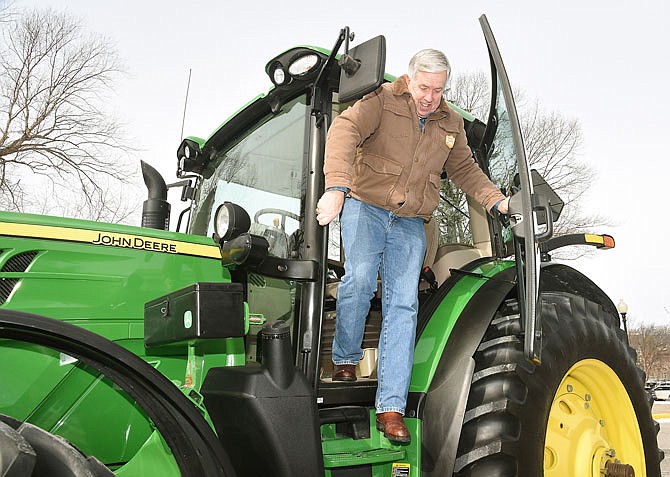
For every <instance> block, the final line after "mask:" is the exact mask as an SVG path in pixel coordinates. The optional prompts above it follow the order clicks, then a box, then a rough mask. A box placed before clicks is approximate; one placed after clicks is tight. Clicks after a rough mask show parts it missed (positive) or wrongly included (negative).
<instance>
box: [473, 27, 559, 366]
mask: <svg viewBox="0 0 670 477" xmlns="http://www.w3.org/2000/svg"><path fill="white" fill-rule="evenodd" d="M479 22H480V24H481V27H482V30H483V32H484V37H485V39H486V44H487V46H488V50H489V57H490V61H491V70H492V81H493V84H492V103H491V110H490V115H489V120H488V123H487V124H488V131H487V133H486V135H485V137H487V138H490V139H491V142H492V146H491V147H489V148H487V156H488V157H487V158H488V161H487V162H488V168H489V172H490V175H491V178H492V180H493V182H495V183H496V184H497V185H498V186H499V187H501V188H502V189H505V190H507V191H509V192H510V193H512V196H511V199H510V204H509V229H508V230H511V235H512V236H511V237H508V244H511V245H512V248H513V250H510V252H513V253H514V258H515V261H516V268H517V280H518V291H519V302H520V303H519V305H520V313H521V321H522V323H523V324H524V336H525V341H524V353H525V356H526V359H528V360H529V361H531V362H533V363H536V364H539V363H540V360H541V335H542V333H541V322H540V314H539V311H538V297H539V287H540V247H539V242H540V241H542V240H546V239H548V238H549V237H550V236H551V234H552V232H553V227H552V217H553V216H552V213H551V211H550V208H549V202H548V201H547V199H546V198H545V197H543V196H540V195H538V194H536V193H535V191H534V188H533V181H532V176H531V170H530V166H529V163H528V160H527V158H526V153H525V149H524V144H523V137H522V134H521V127H520V124H519V118H518V116H517V112H516V106H515V104H514V97H513V95H512V88H511V87H510V83H509V79H508V77H507V73H506V72H505V66H504V65H503V62H502V58H501V56H500V52H499V50H498V46H497V44H496V41H495V38H494V36H493V33H492V31H491V27H490V26H489V23H488V20H487V19H486V16H485V15H482V16H481V17H480V18H479ZM538 216H541V217H542V220H541V221H539V220H538ZM545 217H546V219H545ZM540 223H542V225H540ZM503 235H504V233H503Z"/></svg>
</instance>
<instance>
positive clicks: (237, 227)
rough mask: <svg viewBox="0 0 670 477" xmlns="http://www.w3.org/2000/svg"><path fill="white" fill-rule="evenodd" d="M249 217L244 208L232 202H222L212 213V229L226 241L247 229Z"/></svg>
mask: <svg viewBox="0 0 670 477" xmlns="http://www.w3.org/2000/svg"><path fill="white" fill-rule="evenodd" d="M250 226H251V218H250V217H249V214H248V213H247V211H246V210H244V209H243V208H242V207H240V206H239V205H237V204H234V203H232V202H224V203H223V204H221V205H220V206H219V207H218V208H217V209H216V214H214V231H215V232H216V234H217V235H218V236H219V237H220V239H219V240H220V241H221V242H226V241H228V240H230V239H233V238H235V237H237V236H239V235H241V234H243V233H245V232H248V231H249V227H250Z"/></svg>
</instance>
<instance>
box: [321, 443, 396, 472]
mask: <svg viewBox="0 0 670 477" xmlns="http://www.w3.org/2000/svg"><path fill="white" fill-rule="evenodd" d="M405 458H406V454H405V450H404V449H383V448H380V449H367V450H362V451H352V452H338V453H336V454H324V456H323V465H324V466H325V467H326V469H332V468H336V467H349V466H360V465H372V464H383V463H386V462H396V461H402V460H405Z"/></svg>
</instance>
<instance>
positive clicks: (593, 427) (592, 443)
mask: <svg viewBox="0 0 670 477" xmlns="http://www.w3.org/2000/svg"><path fill="white" fill-rule="evenodd" d="M608 463H610V464H609V465H612V464H623V465H630V466H632V467H633V468H634V470H635V476H636V477H644V476H646V475H647V473H646V468H645V460H644V447H643V445H642V436H641V434H640V428H639V425H638V422H637V417H636V416H635V409H634V408H633V404H632V403H631V401H630V398H629V397H628V393H627V392H626V388H625V387H624V385H623V384H622V383H621V380H620V379H619V378H618V376H617V375H616V373H615V372H614V371H612V368H610V367H609V366H607V365H606V364H605V363H603V362H602V361H598V360H595V359H585V360H583V361H579V362H578V363H577V364H575V365H574V366H573V367H572V368H570V370H569V371H568V372H567V373H566V374H565V376H564V377H563V380H562V381H561V384H560V386H559V387H558V390H557V391H556V395H555V396H554V400H553V402H552V404H551V409H550V411H549V420H548V422H547V435H546V438H545V444H544V475H545V477H571V476H572V477H602V475H604V469H605V465H607V464H608Z"/></svg>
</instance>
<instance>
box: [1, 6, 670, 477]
mask: <svg viewBox="0 0 670 477" xmlns="http://www.w3.org/2000/svg"><path fill="white" fill-rule="evenodd" d="M480 23H481V26H482V29H483V32H484V37H485V39H486V43H487V45H488V50H489V53H490V59H491V68H492V81H493V85H492V86H493V87H492V92H493V94H492V101H491V109H490V117H489V120H488V121H487V123H486V124H484V123H482V122H481V121H479V120H477V119H475V118H474V117H473V116H471V115H470V114H468V113H467V112H465V111H463V112H462V115H463V117H464V119H465V123H466V131H467V135H468V141H469V144H470V145H471V147H472V149H473V152H474V154H475V157H476V160H477V161H478V163H479V164H480V166H481V167H482V169H483V170H484V171H485V172H486V173H487V174H488V175H489V176H490V177H491V179H492V180H493V181H494V182H495V183H496V184H498V185H499V186H500V187H501V188H505V190H506V191H507V192H508V193H509V194H511V197H512V199H511V202H510V215H509V221H508V222H506V223H505V222H504V221H503V220H498V219H494V218H491V217H489V216H488V215H487V214H486V213H485V211H484V210H483V209H482V208H481V207H480V206H478V205H477V204H475V203H472V202H467V204H466V207H467V211H463V212H464V216H465V215H467V217H468V219H467V224H466V225H467V226H468V234H467V237H468V240H467V242H461V243H444V239H442V240H440V235H441V234H442V233H444V230H441V228H440V227H439V226H436V225H435V224H433V223H428V224H427V226H426V230H427V234H428V235H427V236H428V243H429V244H432V246H429V248H428V251H427V253H426V262H425V268H424V274H423V277H424V280H422V282H421V283H420V284H419V287H418V289H417V293H418V294H419V296H420V303H421V307H420V311H419V318H418V329H417V337H416V348H415V361H414V365H413V369H412V379H411V385H410V391H409V397H408V407H407V411H406V415H405V421H406V423H407V424H408V427H409V428H410V431H411V434H412V439H411V442H410V443H408V444H398V443H394V442H391V441H389V440H387V439H386V438H384V437H383V435H382V434H381V433H380V432H379V431H377V429H376V428H375V419H374V408H373V401H374V395H375V389H376V383H377V381H376V371H375V356H376V354H375V353H376V348H377V343H378V339H379V337H378V333H379V329H380V323H381V319H382V317H381V310H380V306H379V303H378V301H377V299H376V298H375V299H373V301H372V307H371V311H370V315H369V317H368V321H367V325H366V333H365V337H364V341H363V344H362V347H363V348H364V351H365V353H364V358H363V360H362V361H361V363H360V364H359V366H358V367H357V373H358V374H359V379H358V380H357V381H356V382H353V383H342V382H337V381H332V380H331V378H330V376H331V372H332V363H331V360H330V354H331V346H332V339H333V334H334V329H335V322H336V320H337V316H336V313H335V303H336V300H337V285H338V280H339V277H340V276H341V275H342V271H343V260H344V257H343V256H342V253H341V249H340V241H339V235H338V228H337V224H331V225H330V226H329V227H328V228H326V227H320V226H319V225H318V224H317V222H316V220H315V219H314V217H315V207H316V202H317V200H318V198H319V197H320V195H321V194H322V193H323V188H324V179H323V174H322V168H323V160H324V144H325V138H326V133H327V130H328V126H329V124H330V123H331V121H332V118H333V117H334V116H335V115H337V114H338V112H339V111H341V110H342V109H343V108H345V107H347V106H348V105H349V104H350V103H351V102H352V101H355V100H356V99H358V98H360V97H362V96H363V95H364V94H366V93H367V92H369V91H372V90H374V89H375V88H376V87H378V86H379V85H380V84H381V83H382V82H383V81H385V80H388V79H389V78H390V77H388V76H385V73H384V64H385V43H384V38H383V37H377V38H373V39H372V40H370V41H367V42H365V43H362V44H359V45H357V46H356V47H354V48H351V49H349V41H350V39H351V36H350V32H349V29H348V28H344V29H342V30H341V31H340V32H339V35H338V37H337V41H336V43H335V45H334V47H333V49H332V50H322V49H317V48H310V47H298V48H293V49H291V50H289V51H286V52H284V53H282V54H281V55H279V56H277V57H276V58H274V59H272V60H270V61H269V62H268V63H267V66H266V69H265V70H266V73H267V74H268V75H269V77H270V79H271V80H272V82H273V84H274V86H273V88H272V89H271V90H270V91H269V92H268V93H267V94H266V95H262V96H259V97H258V98H256V99H255V100H253V101H252V102H251V103H249V104H248V105H247V106H245V107H244V108H243V109H241V110H240V111H239V112H238V113H236V114H235V115H234V116H233V117H231V118H230V119H229V120H228V121H226V122H225V123H223V125H222V126H221V127H220V128H219V129H218V130H216V131H215V132H214V134H213V135H212V136H211V137H209V138H208V139H206V140H202V139H198V138H192V137H191V138H187V139H185V140H184V141H183V142H182V144H181V145H180V147H179V149H178V161H179V162H178V174H177V175H178V177H179V179H180V182H178V183H176V184H172V186H177V187H182V198H183V199H184V200H186V201H190V205H189V207H188V208H187V209H186V210H185V211H184V213H182V215H180V217H179V222H180V223H179V224H178V226H177V230H179V229H180V228H181V227H182V225H184V226H185V227H186V229H187V233H180V232H178V231H177V232H173V231H169V230H167V229H168V223H169V216H170V206H169V204H168V203H167V190H168V188H169V187H170V186H168V185H166V183H165V181H164V180H163V179H162V177H161V176H160V175H159V174H158V173H157V172H156V171H155V170H154V169H152V168H151V167H150V166H148V165H146V164H143V174H144V178H145V183H146V184H147V188H148V190H149V198H148V199H147V200H146V202H145V203H144V209H143V218H142V227H133V226H122V225H113V224H104V223H96V222H90V221H84V220H75V219H61V218H55V217H45V216H37V215H28V214H16V213H10V212H2V213H0V357H1V360H2V367H1V368H0V377H1V380H0V382H2V387H1V388H0V415H1V416H0V475H2V476H3V477H4V476H6V477H10V476H30V475H34V476H42V475H45V476H46V475H48V476H84V475H86V476H105V475H118V476H122V477H123V476H160V477H169V476H179V475H183V476H219V475H225V476H233V475H239V476H269V475H276V476H289V475H291V476H319V475H322V476H329V477H344V476H347V477H349V476H387V477H400V476H419V475H421V476H445V475H454V476H471V477H472V476H486V477H490V476H521V477H528V476H542V475H544V476H553V477H566V476H574V477H586V476H592V477H597V476H602V475H607V476H632V475H635V476H637V477H640V476H648V477H659V476H660V461H661V459H662V458H663V454H662V452H661V451H659V449H658V446H657V442H656V434H657V432H658V425H657V424H656V423H655V422H654V421H653V419H652V416H651V401H650V399H649V397H648V395H647V394H646V393H645V392H644V375H643V373H642V372H641V371H640V370H639V369H638V368H637V367H636V356H635V352H634V351H633V349H632V348H631V347H630V346H629V345H628V342H627V337H626V335H625V333H624V331H623V330H622V329H621V328H620V323H619V316H618V313H617V311H616V308H615V306H614V304H613V303H612V302H611V300H610V299H609V298H608V297H607V295H606V294H605V293H604V292H603V291H602V290H601V289H600V288H598V287H597V286H596V285H595V284H594V283H593V282H592V281H591V280H589V279H588V278H587V277H586V276H584V275H582V274H581V273H579V272H578V271H576V270H574V269H572V268H570V267H568V266H566V265H563V264H559V263H555V262H552V260H551V252H552V250H555V249H556V248H558V247H562V246H565V245H570V244H587V245H593V246H596V247H600V248H607V247H611V246H613V240H612V239H611V237H608V236H603V235H574V236H562V237H552V231H553V226H552V224H553V222H554V221H555V220H556V219H557V218H558V215H559V214H560V209H561V206H562V204H561V202H560V199H559V198H558V197H557V196H556V195H555V194H554V193H553V192H552V191H551V188H550V187H549V186H548V185H547V184H546V183H545V182H544V181H543V180H542V178H541V177H540V176H539V174H537V173H536V172H535V171H532V170H530V169H529V166H528V163H527V161H526V158H525V153H524V149H523V142H522V139H521V135H520V132H519V124H518V120H517V116H516V111H515V108H514V103H513V100H512V95H511V90H510V85H509V82H508V79H507V76H506V74H505V71H504V68H503V64H502V62H501V58H500V54H499V52H498V49H497V46H496V44H495V41H494V38H493V35H492V33H491V31H490V28H489V26H488V23H487V21H486V18H485V17H482V18H481V19H480ZM457 205H458V204H457ZM182 222H184V224H182ZM213 238H214V239H213ZM510 257H511V258H510Z"/></svg>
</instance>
